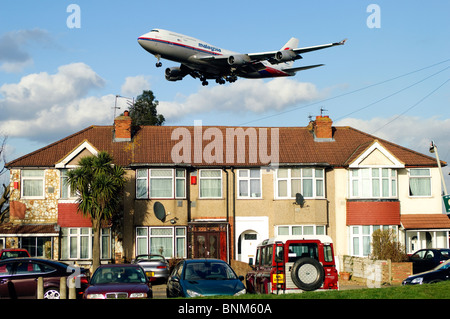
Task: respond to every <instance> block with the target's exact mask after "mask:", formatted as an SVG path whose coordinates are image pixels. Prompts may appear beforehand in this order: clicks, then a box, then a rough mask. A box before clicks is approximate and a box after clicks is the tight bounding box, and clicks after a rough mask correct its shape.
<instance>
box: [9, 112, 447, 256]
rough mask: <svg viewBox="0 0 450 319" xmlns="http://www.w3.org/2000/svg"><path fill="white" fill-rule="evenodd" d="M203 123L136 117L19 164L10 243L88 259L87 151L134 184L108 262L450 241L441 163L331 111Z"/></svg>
mask: <svg viewBox="0 0 450 319" xmlns="http://www.w3.org/2000/svg"><path fill="white" fill-rule="evenodd" d="M198 124H199V123H196V125H194V126H189V127H171V126H143V127H140V128H139V129H138V130H136V131H132V129H131V119H130V117H129V116H128V113H127V112H125V113H124V115H123V116H119V117H117V118H116V119H115V123H114V125H112V126H90V127H88V128H86V129H84V130H82V131H79V132H77V133H75V134H73V135H70V136H68V137H66V138H64V139H61V140H59V141H57V142H55V143H53V144H50V145H48V146H46V147H44V148H42V149H39V150H36V151H34V152H32V153H30V154H27V155H25V156H23V157H20V158H18V159H16V160H13V161H11V162H9V163H8V164H7V167H8V168H9V170H10V175H11V184H10V185H11V189H12V193H11V202H10V207H11V209H10V222H9V223H8V224H4V225H1V227H0V243H2V244H3V246H20V247H25V248H27V249H29V251H30V252H31V253H32V254H34V255H37V256H44V257H48V258H54V259H60V260H65V261H69V262H76V263H78V264H89V263H90V258H91V247H92V233H91V228H90V226H91V224H90V221H89V220H88V219H86V218H83V217H82V216H81V215H80V214H77V204H76V194H75V193H74V192H73V191H72V190H71V189H70V188H69V187H68V185H67V184H66V183H65V180H66V174H67V171H68V170H70V169H72V168H74V167H76V166H77V163H78V161H79V159H80V158H81V157H83V156H86V155H95V154H97V153H98V152H99V151H107V152H109V153H110V154H111V155H112V156H113V157H114V162H115V164H118V165H122V166H123V167H124V168H125V169H126V172H127V174H126V176H127V181H128V182H127V185H126V189H125V196H124V198H123V210H122V212H121V218H120V219H119V220H118V221H117V220H116V221H114V224H115V225H118V227H113V228H112V227H110V226H111V225H104V228H103V229H102V247H101V249H102V260H103V261H104V262H111V261H113V260H117V261H130V260H131V259H132V258H134V257H135V256H136V255H138V254H144V253H150V252H151V253H158V254H162V255H164V256H166V257H168V258H189V257H217V258H221V259H224V260H226V261H230V260H231V259H235V260H241V261H245V262H247V261H248V260H249V259H250V258H252V257H254V254H255V249H256V245H257V243H258V242H259V241H261V240H263V239H265V238H268V237H270V236H274V235H284V234H300V235H301V234H318V235H319V234H327V235H330V236H331V237H332V238H333V241H334V243H335V250H336V251H335V254H336V255H353V256H368V255H369V254H370V249H371V247H370V241H371V234H372V232H373V231H374V230H376V229H378V228H390V229H394V230H395V232H396V233H397V234H398V239H399V241H401V242H402V243H403V244H404V245H405V246H406V250H407V252H408V253H410V252H413V251H415V250H417V249H420V248H423V247H448V245H449V231H450V221H449V218H448V217H447V215H446V214H443V211H442V198H441V193H442V191H441V179H440V175H439V174H440V172H439V169H438V167H437V163H436V160H435V158H433V157H430V156H428V155H425V154H420V153H417V152H415V151H412V150H410V149H406V148H404V147H402V146H399V145H396V144H394V143H391V142H389V141H386V140H382V139H379V138H376V137H375V136H372V135H369V134H366V133H364V132H361V131H359V130H356V129H354V128H351V127H334V126H333V125H332V120H331V119H330V118H329V117H327V116H318V117H316V119H315V120H314V121H311V122H310V123H309V125H308V126H306V127H271V128H237V127H203V126H201V125H198ZM442 164H443V165H445V163H442ZM111 224H113V222H111Z"/></svg>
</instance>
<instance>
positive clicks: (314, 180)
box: [274, 167, 325, 199]
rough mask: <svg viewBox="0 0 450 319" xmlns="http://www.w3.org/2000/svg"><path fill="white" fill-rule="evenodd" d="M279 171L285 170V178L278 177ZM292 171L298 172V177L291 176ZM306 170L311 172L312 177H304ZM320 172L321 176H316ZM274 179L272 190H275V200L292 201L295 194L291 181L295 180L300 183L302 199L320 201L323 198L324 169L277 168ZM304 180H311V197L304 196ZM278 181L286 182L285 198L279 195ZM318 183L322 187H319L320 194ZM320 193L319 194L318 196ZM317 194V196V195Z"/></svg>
mask: <svg viewBox="0 0 450 319" xmlns="http://www.w3.org/2000/svg"><path fill="white" fill-rule="evenodd" d="M280 170H287V172H288V175H287V177H279V176H278V173H279V172H280ZM292 170H300V176H293V174H292ZM306 170H311V171H312V176H305V175H304V171H306ZM318 171H321V172H322V176H317V175H318V174H317V172H318ZM274 174H275V178H274V183H275V185H274V190H275V194H274V198H275V199H293V198H295V195H296V193H294V192H293V190H292V181H293V180H297V181H299V182H300V185H301V192H300V193H301V194H302V196H303V197H304V198H311V199H315V198H317V199H322V198H325V169H323V168H317V167H290V168H287V167H286V168H279V169H277V170H275V173H274ZM306 180H311V181H312V196H307V195H306V194H304V190H303V187H304V181H306ZM280 181H286V184H287V185H286V187H287V194H286V196H280V195H279V182H280ZM318 182H321V184H322V186H321V187H320V192H319V191H318V190H319V187H318ZM320 193H321V194H320ZM318 194H319V195H318Z"/></svg>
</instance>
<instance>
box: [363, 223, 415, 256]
mask: <svg viewBox="0 0 450 319" xmlns="http://www.w3.org/2000/svg"><path fill="white" fill-rule="evenodd" d="M372 259H378V260H388V259H390V260H391V261H393V262H401V261H407V260H408V255H407V254H406V252H405V249H404V247H403V246H402V245H401V244H400V243H399V242H398V241H397V240H396V236H395V233H394V232H393V231H392V230H390V229H388V230H381V229H377V230H375V231H374V232H373V233H372Z"/></svg>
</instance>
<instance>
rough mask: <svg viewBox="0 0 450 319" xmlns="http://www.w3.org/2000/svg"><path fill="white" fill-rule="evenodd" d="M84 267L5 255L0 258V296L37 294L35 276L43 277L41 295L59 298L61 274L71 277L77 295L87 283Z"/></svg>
mask: <svg viewBox="0 0 450 319" xmlns="http://www.w3.org/2000/svg"><path fill="white" fill-rule="evenodd" d="M85 272H86V269H84V268H75V267H70V266H69V265H67V264H64V263H61V262H58V261H54V260H48V259H41V258H8V259H5V260H2V261H0V298H11V299H35V298H37V281H38V280H37V279H38V278H39V277H42V278H43V283H44V299H59V298H60V291H59V289H60V288H59V287H60V280H61V278H62V277H63V278H66V279H67V278H68V277H73V278H75V284H76V285H77V288H76V292H77V296H78V297H81V294H82V293H83V291H84V289H85V288H86V287H87V282H88V281H87V277H86V276H85Z"/></svg>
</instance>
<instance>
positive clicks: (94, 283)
mask: <svg viewBox="0 0 450 319" xmlns="http://www.w3.org/2000/svg"><path fill="white" fill-rule="evenodd" d="M152 297H153V292H152V288H151V284H150V282H149V281H148V278H147V276H145V273H144V270H143V269H142V267H141V266H139V265H135V264H111V265H100V266H99V267H98V268H97V269H96V270H95V272H94V274H93V275H92V277H91V280H90V281H89V287H88V288H87V289H86V290H85V291H84V294H83V298H84V299H143V298H152Z"/></svg>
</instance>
